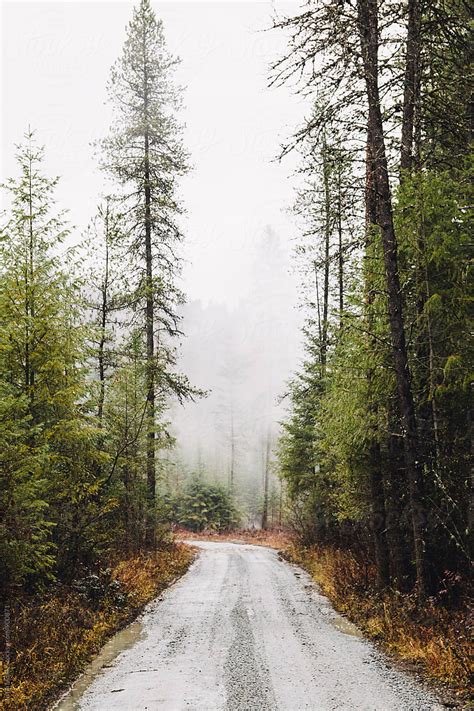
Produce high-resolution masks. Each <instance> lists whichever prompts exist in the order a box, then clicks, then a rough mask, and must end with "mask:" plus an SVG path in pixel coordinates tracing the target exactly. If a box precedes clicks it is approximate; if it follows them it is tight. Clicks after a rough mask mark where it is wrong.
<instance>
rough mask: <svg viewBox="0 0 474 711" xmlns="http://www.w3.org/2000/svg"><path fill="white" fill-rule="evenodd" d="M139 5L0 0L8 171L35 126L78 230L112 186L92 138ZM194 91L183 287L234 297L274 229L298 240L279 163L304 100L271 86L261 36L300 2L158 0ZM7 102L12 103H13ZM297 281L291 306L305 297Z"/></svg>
mask: <svg viewBox="0 0 474 711" xmlns="http://www.w3.org/2000/svg"><path fill="white" fill-rule="evenodd" d="M132 5H133V3H128V2H123V3H116V2H55V3H46V2H35V3H31V2H4V3H2V53H1V54H2V90H1V95H2V104H3V107H4V108H3V110H2V112H1V120H2V131H1V133H2V143H1V146H2V165H1V170H2V177H3V178H5V177H6V176H8V175H11V174H14V172H15V164H14V149H13V145H14V144H15V143H18V142H19V141H20V140H21V137H22V134H23V132H24V131H25V129H26V128H27V127H28V124H30V125H31V127H32V128H35V129H36V131H37V137H38V140H39V141H40V142H41V143H44V144H45V146H46V151H47V152H46V156H47V161H46V169H47V172H48V173H49V174H50V175H56V174H57V175H60V176H61V182H60V186H59V189H58V191H57V196H58V202H59V205H60V206H61V207H64V208H68V209H70V212H71V221H72V223H73V225H75V226H76V227H77V230H76V234H77V235H79V234H80V232H81V231H82V230H83V229H84V227H85V226H86V225H87V223H88V221H89V219H90V218H91V216H92V214H93V212H94V208H95V206H96V204H97V200H98V195H100V193H101V190H102V189H103V183H102V176H101V175H100V173H99V172H98V170H97V164H96V160H95V159H94V150H93V148H92V147H91V145H90V144H91V142H92V141H94V140H96V139H99V138H100V137H102V136H104V135H105V134H106V132H107V127H108V125H109V122H110V111H109V108H108V107H107V106H106V105H105V100H106V89H105V86H106V82H107V79H108V75H109V69H110V66H111V64H112V63H113V62H114V61H115V59H116V58H117V57H118V56H119V53H120V50H121V46H122V44H123V41H124V38H125V26H126V24H127V22H128V20H129V19H130V16H131V9H132ZM153 7H154V9H155V11H156V12H157V15H158V16H159V17H161V18H162V19H163V21H164V25H165V34H166V38H167V42H168V46H169V48H170V49H171V51H172V52H173V53H175V54H178V55H179V56H180V57H181V59H182V63H181V65H180V68H179V70H178V73H177V80H178V82H179V83H180V84H182V85H183V86H185V87H186V90H185V92H184V104H185V106H184V110H183V112H182V119H183V121H184V122H185V123H186V131H185V144H186V147H187V148H188V150H189V151H190V153H191V159H192V163H193V165H194V170H193V172H192V173H191V174H190V175H189V176H187V177H186V178H185V179H184V180H183V181H182V188H181V195H182V198H183V201H184V204H185V206H186V209H187V218H186V224H185V232H186V235H187V243H186V246H185V249H184V256H185V258H186V260H187V265H186V267H185V270H184V275H183V278H184V284H183V287H184V290H185V291H186V292H187V294H188V296H189V298H190V299H191V300H195V299H200V300H202V301H203V302H204V303H206V302H208V301H215V302H223V303H226V304H227V305H230V306H233V305H235V304H236V303H237V302H238V301H240V300H241V299H242V298H245V296H246V295H247V294H248V293H249V291H250V290H251V289H252V284H251V279H252V278H255V272H254V271H252V269H251V268H250V265H251V263H252V261H253V260H254V256H255V244H256V242H257V241H258V238H259V236H261V235H262V234H263V232H264V230H265V228H266V226H267V225H270V226H271V227H272V228H273V229H275V230H276V232H277V233H278V234H279V235H280V237H281V239H282V243H283V245H286V247H287V248H288V249H291V238H292V237H293V235H294V227H293V226H292V224H291V218H290V217H289V216H288V215H287V214H286V212H285V210H286V209H287V208H288V206H289V205H290V203H291V201H292V187H291V186H292V181H293V179H292V178H291V173H292V171H293V169H294V162H293V161H292V160H291V159H290V160H289V161H287V162H286V163H285V164H284V165H281V164H278V163H276V162H272V159H273V158H274V156H275V155H276V154H277V152H278V148H279V145H280V143H281V141H282V140H283V139H284V137H285V136H287V135H288V133H289V132H290V131H291V129H292V128H294V126H295V125H296V124H298V123H299V122H300V121H301V119H302V116H303V114H304V110H305V107H304V106H303V105H302V103H301V101H300V100H298V99H297V98H295V97H294V96H292V94H291V92H290V90H289V89H279V90H269V89H267V81H268V76H267V68H268V65H269V63H270V62H271V61H272V60H274V59H275V57H278V56H279V54H280V52H281V51H283V49H284V46H285V39H284V37H283V36H282V35H281V34H280V33H278V32H264V31H263V30H264V29H265V28H266V27H268V26H269V25H270V22H271V15H272V12H273V10H274V8H275V7H276V9H277V10H278V12H283V13H284V12H285V11H293V12H294V11H295V9H296V8H297V7H298V3H276V4H275V3H270V2H238V3H231V2H222V1H221V2H179V1H177V2H176V1H175V2H154V3H153ZM6 107H8V110H6ZM296 298H297V297H296V288H295V303H296Z"/></svg>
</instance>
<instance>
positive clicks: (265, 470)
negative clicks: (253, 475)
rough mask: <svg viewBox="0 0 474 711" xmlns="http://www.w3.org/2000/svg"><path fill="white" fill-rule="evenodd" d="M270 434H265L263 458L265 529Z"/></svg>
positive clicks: (263, 520)
mask: <svg viewBox="0 0 474 711" xmlns="http://www.w3.org/2000/svg"><path fill="white" fill-rule="evenodd" d="M269 466H270V435H267V441H266V447H265V454H264V460H263V511H262V529H263V530H264V531H266V529H267V528H268V487H269V479H270V476H269V475H270V472H269Z"/></svg>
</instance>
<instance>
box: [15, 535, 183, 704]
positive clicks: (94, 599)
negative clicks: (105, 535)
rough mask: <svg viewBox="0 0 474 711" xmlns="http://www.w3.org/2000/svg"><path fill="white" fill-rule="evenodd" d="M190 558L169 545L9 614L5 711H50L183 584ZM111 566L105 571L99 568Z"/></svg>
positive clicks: (92, 573) (88, 574)
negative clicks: (117, 639)
mask: <svg viewBox="0 0 474 711" xmlns="http://www.w3.org/2000/svg"><path fill="white" fill-rule="evenodd" d="M192 559H193V553H192V552H191V550H190V549H189V548H188V547H186V546H183V545H179V544H178V545H176V544H173V543H171V542H170V543H169V544H167V545H166V546H161V549H160V550H159V551H156V552H143V553H137V554H135V555H132V556H130V557H127V558H119V557H118V556H117V557H116V559H115V560H109V561H105V560H104V561H102V562H101V566H98V567H96V568H94V569H90V570H88V571H84V573H83V575H82V576H81V575H78V576H76V579H75V581H74V582H73V583H71V584H69V585H66V584H57V585H55V586H54V587H49V588H48V590H47V591H45V592H44V593H43V594H42V595H41V596H34V597H32V596H28V595H24V596H18V597H17V598H16V599H15V600H14V601H13V602H12V604H11V606H10V608H9V620H10V622H9V636H10V645H11V646H10V650H11V651H10V658H9V665H8V669H5V667H3V668H2V671H3V673H8V686H7V688H6V689H4V692H3V695H2V700H1V701H2V703H1V708H2V709H5V711H30V710H31V709H35V710H36V711H40V710H41V709H47V708H50V705H51V703H52V702H54V701H55V699H56V698H57V697H58V695H59V694H60V693H61V692H62V691H65V690H66V689H67V687H68V685H69V684H70V683H71V682H72V681H74V679H75V678H76V677H77V676H78V675H79V674H80V673H81V671H82V670H83V669H84V667H85V666H86V664H87V663H88V662H90V661H91V660H92V659H93V657H94V656H95V655H96V654H97V653H98V652H99V651H100V649H101V647H102V646H103V644H104V643H105V642H106V641H107V639H108V638H109V637H110V636H111V635H113V634H114V633H115V632H117V631H119V630H120V629H121V628H122V627H124V626H125V625H127V624H128V623H129V622H131V621H132V620H133V619H135V617H136V616H137V615H138V614H139V613H140V612H141V611H142V609H143V607H144V606H145V605H146V603H147V602H149V601H150V600H152V599H153V598H155V597H156V596H157V595H158V594H159V593H160V592H161V591H162V590H163V589H164V588H166V587H167V586H168V585H170V584H171V583H172V582H174V580H176V578H178V577H180V576H181V575H182V574H183V573H184V572H185V571H186V569H187V567H188V565H189V564H190V562H191V561H192ZM105 565H107V567H102V566H105Z"/></svg>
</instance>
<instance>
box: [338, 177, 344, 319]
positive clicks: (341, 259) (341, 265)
mask: <svg viewBox="0 0 474 711" xmlns="http://www.w3.org/2000/svg"><path fill="white" fill-rule="evenodd" d="M341 182H342V176H341V168H340V167H339V170H338V176H337V238H338V255H337V262H338V274H337V277H338V286H339V328H342V315H343V313H344V254H343V251H342V185H341Z"/></svg>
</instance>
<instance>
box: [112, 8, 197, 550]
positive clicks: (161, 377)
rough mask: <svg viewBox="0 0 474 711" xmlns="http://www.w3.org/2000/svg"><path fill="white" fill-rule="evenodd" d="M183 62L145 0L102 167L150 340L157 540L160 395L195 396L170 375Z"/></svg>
mask: <svg viewBox="0 0 474 711" xmlns="http://www.w3.org/2000/svg"><path fill="white" fill-rule="evenodd" d="M177 61H178V60H177V59H175V58H174V57H172V56H171V55H170V54H169V52H168V51H167V49H166V45H165V39H164V33H163V24H162V22H161V21H160V20H158V19H157V18H156V16H155V13H154V12H153V10H152V8H151V5H150V2H149V0H141V2H140V4H139V5H138V7H137V8H135V10H134V12H133V18H132V20H131V22H130V23H129V26H128V29H127V39H126V41H125V44H124V48H123V52H122V56H121V57H120V59H119V60H118V61H117V63H116V64H115V65H114V67H113V69H112V74H111V79H110V84H109V95H110V100H111V102H112V105H113V107H114V111H115V122H114V125H113V126H112V129H111V133H110V136H109V137H108V138H107V139H106V140H104V141H103V142H102V148H103V153H104V160H103V166H104V168H105V170H106V172H107V173H108V175H109V176H110V177H111V178H112V180H113V181H114V182H115V184H116V185H117V187H118V188H119V189H120V191H121V192H120V197H121V199H122V206H121V210H122V212H123V214H126V215H127V229H128V239H127V249H128V253H129V256H130V258H131V259H132V263H133V266H132V269H133V271H132V280H131V282H132V283H131V286H132V289H131V291H130V294H129V304H130V306H131V307H132V308H133V311H134V313H135V315H136V319H137V320H138V322H139V323H141V324H142V326H143V332H144V335H145V343H144V356H145V359H146V372H147V393H146V398H147V409H146V422H147V465H146V472H147V486H148V506H149V512H150V520H149V526H148V528H149V539H150V541H151V540H152V539H153V523H152V512H153V509H154V505H155V489H156V462H155V451H156V446H157V442H156V434H157V432H156V429H157V426H156V411H155V409H156V406H155V397H156V395H155V393H156V391H157V389H161V390H163V388H165V389H166V390H167V391H168V392H175V393H177V394H178V396H179V397H182V396H184V395H186V394H188V393H189V392H190V391H189V388H188V385H187V383H186V382H185V380H184V379H183V378H181V379H178V380H176V379H175V378H174V377H173V376H172V374H171V371H170V368H172V367H173V365H174V349H173V348H172V346H171V345H170V338H171V339H172V338H173V337H176V336H177V335H179V325H178V324H179V318H178V315H177V306H178V305H179V304H181V303H182V301H183V296H182V294H181V293H180V291H179V289H178V288H177V286H176V282H175V277H176V274H177V271H178V270H179V259H178V256H177V253H176V246H177V243H179V241H180V240H181V238H182V234H181V231H180V227H179V224H178V217H179V215H180V214H181V212H182V208H181V206H180V204H179V202H178V200H177V197H176V186H177V180H178V178H179V177H180V176H181V175H183V174H184V173H185V172H186V171H187V169H188V166H187V156H186V154H185V151H184V149H183V146H182V142H181V135H180V134H181V129H180V127H179V125H178V123H177V120H176V111H177V109H178V108H179V95H178V92H177V90H176V89H175V88H174V86H173V84H172V74H173V70H174V68H175V67H176V64H177Z"/></svg>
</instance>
